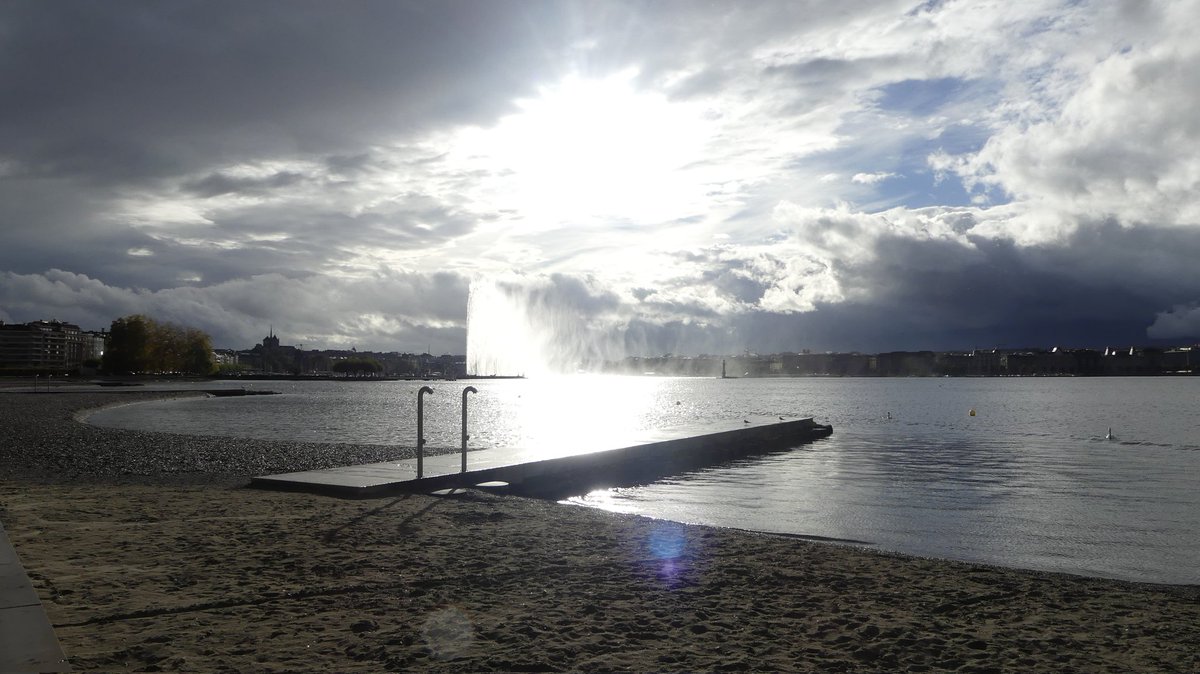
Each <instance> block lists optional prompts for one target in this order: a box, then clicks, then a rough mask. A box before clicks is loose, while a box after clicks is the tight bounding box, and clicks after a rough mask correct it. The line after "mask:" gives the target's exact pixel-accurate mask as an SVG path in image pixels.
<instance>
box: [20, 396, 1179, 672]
mask: <svg viewBox="0 0 1200 674" xmlns="http://www.w3.org/2000/svg"><path fill="white" fill-rule="evenodd" d="M130 395H133V396H137V397H139V398H141V399H149V398H152V397H163V396H164V395H165V396H171V395H173V394H162V393H153V392H136V393H127V392H121V393H107V392H100V393H63V394H60V395H55V396H38V395H23V394H11V393H0V520H2V521H3V522H4V525H5V528H6V529H7V530H8V533H9V536H10V538H11V539H12V543H13V545H14V547H15V548H16V550H17V553H18V555H20V557H21V561H22V562H23V563H24V565H25V568H26V570H27V571H28V572H29V575H30V578H31V579H32V581H33V583H34V586H35V589H36V590H37V592H38V594H39V596H40V598H41V599H42V602H43V604H44V606H45V609H46V612H47V614H48V616H49V617H50V620H51V623H52V624H53V625H54V626H55V630H56V633H57V634H58V637H59V640H60V641H61V643H62V645H63V649H64V650H65V651H66V653H67V656H68V659H69V660H70V662H71V665H72V666H73V667H74V668H75V669H76V670H79V671H95V670H101V671H103V670H112V669H123V668H132V669H142V670H154V669H160V670H181V671H210V670H216V669H230V668H232V669H239V670H256V671H293V670H309V671H311V670H316V669H331V670H338V671H380V670H401V669H420V670H427V671H462V670H468V671H509V670H523V671H577V670H586V671H592V670H596V671H613V670H635V671H695V670H706V671H712V670H721V671H762V670H774V671H780V670H783V671H878V670H891V671H914V672H915V671H945V670H958V671H979V672H983V671H1013V670H1024V671H1088V672H1097V671H1113V672H1116V671H1194V670H1196V669H1197V668H1200V655H1198V654H1197V653H1196V652H1195V650H1196V649H1195V648H1194V647H1193V646H1190V645H1189V644H1195V643H1200V602H1198V599H1200V586H1189V585H1180V586H1175V585H1167V586H1163V585H1152V584H1145V583H1134V582H1128V581H1117V580H1105V579H1096V578H1087V577H1082V576H1071V575H1065V574H1054V573H1043V572H1033V571H1021V570H1013V569H1005V568H1000V567H989V566H985V565H979V564H968V563H963V562H952V561H945V560H938V559H926V558H915V557H908V556H904V555H900V554H895V553H888V552H884V551H877V550H867V549H863V548H858V547H853V546H848V545H837V544H831V543H828V542H813V541H810V540H803V539H799V538H796V537H791V536H777V535H772V534H767V533H759V532H751V531H741V530H736V529H718V528H710V527H703V526H694V525H681V524H676V523H673V522H666V521H661V520H651V519H647V518H642V517H638V516H633V515H617V514H612V513H608V512H605V511H600V510H594V509H591V508H582V507H571V506H564V505H559V504H557V503H552V502H545V501H536V500H529V499H523V498H519V497H513V496H496V495H491V494H485V493H479V492H474V491H467V492H463V493H461V494H457V495H454V496H451V497H442V498H439V497H434V496H422V495H412V496H401V497H385V498H381V499H373V500H361V501H360V500H354V501H345V500H338V499H333V498H330V497H321V496H313V495H308V494H300V493H292V492H272V491H262V490H254V489H248V488H244V486H243V485H244V484H245V483H246V482H247V481H248V478H249V477H250V475H252V474H254V471H255V470H257V469H258V467H259V466H267V465H273V464H281V463H286V462H293V461H295V462H299V466H304V465H305V464H304V462H306V461H307V462H310V463H321V462H328V461H331V462H334V463H344V462H353V461H355V460H356V459H354V458H352V457H354V456H357V455H360V454H361V453H363V452H364V449H363V448H361V447H356V446H348V447H340V448H339V447H332V448H331V447H328V446H325V445H317V446H306V445H303V444H300V443H286V442H262V441H241V440H236V439H232V440H231V439H229V438H222V437H215V436H176V435H169V434H160V433H141V432H133V431H117V430H112V429H103V428H98V427H90V426H87V425H85V424H83V423H80V422H79V421H77V420H76V419H75V417H74V415H75V414H76V413H80V412H84V411H85V410H87V409H89V408H90V407H94V406H95V405H96V404H104V403H105V401H111V400H113V399H114V398H118V397H119V398H121V400H120V401H119V402H121V403H124V402H136V401H134V400H125V397H126V396H130ZM176 395H177V394H176ZM50 398H53V399H54V401H51V400H47V399H50ZM22 399H24V400H22ZM165 447H169V448H170V450H171V451H170V452H165V451H164V448H165ZM397 449H402V448H395V447H392V448H389V447H379V446H371V447H370V448H369V450H373V451H379V450H383V451H384V452H385V453H388V454H394V453H395V451H396V450H397ZM325 451H331V452H335V453H336V454H337V456H336V457H333V456H329V455H326V454H324V453H323V452H325ZM271 452H279V453H281V454H280V456H275V457H270V456H265V455H266V454H270V453H271ZM163 454H171V455H172V457H173V458H171V459H170V460H165V459H163V457H162V455H163ZM387 458H393V457H384V458H383V459H377V460H386V459H387ZM368 460H369V459H368ZM297 465H298V464H297V463H290V466H297ZM289 469H291V470H298V469H300V467H291V468H289Z"/></svg>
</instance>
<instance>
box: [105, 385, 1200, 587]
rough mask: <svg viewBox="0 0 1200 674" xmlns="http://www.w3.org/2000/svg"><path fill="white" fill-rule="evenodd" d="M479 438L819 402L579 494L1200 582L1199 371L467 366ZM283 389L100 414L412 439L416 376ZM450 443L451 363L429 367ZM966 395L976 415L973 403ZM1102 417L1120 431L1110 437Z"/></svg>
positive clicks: (152, 424) (621, 426)
mask: <svg viewBox="0 0 1200 674" xmlns="http://www.w3.org/2000/svg"><path fill="white" fill-rule="evenodd" d="M470 383H471V384H472V385H474V386H475V387H477V388H478V389H479V393H478V394H477V395H473V396H472V397H471V401H470V418H471V431H470V432H471V435H472V439H471V447H472V448H486V447H501V446H503V447H510V446H516V447H532V448H538V449H539V452H541V453H543V454H544V455H552V454H555V453H558V452H561V451H566V450H578V449H579V448H581V447H585V446H591V447H602V446H612V445H622V444H625V443H624V440H625V439H626V438H628V437H630V436H632V435H635V434H637V433H638V432H639V431H645V430H649V429H655V428H664V427H673V426H680V425H686V424H694V423H699V422H709V421H722V420H738V419H741V418H743V417H745V416H750V415H770V416H775V415H788V416H809V415H812V416H815V417H816V418H817V421H819V422H822V423H832V424H833V426H834V433H833V435H832V436H831V437H829V438H826V439H823V440H820V441H818V442H815V443H812V444H808V445H803V446H801V447H798V448H795V449H793V450H790V451H786V452H777V453H773V454H768V455H764V456H760V457H755V458H752V459H746V460H740V461H735V462H731V463H728V464H725V465H722V466H718V467H714V468H709V469H705V470H699V471H693V472H690V473H687V474H684V475H677V476H674V477H671V478H668V479H664V480H660V481H658V482H656V483H654V484H651V485H643V486H632V487H622V488H617V489H611V490H603V491H599V492H593V493H591V494H588V495H585V496H581V497H577V498H575V499H572V500H571V501H572V502H573V503H576V504H581V505H587V506H591V507H600V508H604V509H606V510H611V511H617V512H628V513H637V514H641V515H647V516H652V517H656V518H661V519H664V520H672V521H677V522H684V523H704V524H712V525H717V526H731V527H738V528H747V529H756V530H762V531H770V532H779V533H789V534H802V535H817V536H825V537H831V538H843V539H857V540H865V541H871V542H873V543H874V544H875V545H876V546H877V547H879V548H882V549H888V550H895V551H900V552H907V553H911V554H917V555H929V556H938V557H947V558H953V559H963V560H967V561H979V562H986V563H995V564H1001V565H1010V566H1019V567H1027V568H1036V569H1043V570H1052V571H1068V572H1074V573H1083V574H1089V575H1101V576H1111V577H1117V578H1126V579H1132V580H1152V581H1158V582H1171V583H1200V567H1198V566H1197V565H1196V563H1195V561H1194V560H1196V559H1200V542H1198V541H1200V539H1197V537H1196V536H1195V535H1194V527H1195V522H1197V521H1200V489H1198V487H1200V415H1196V414H1195V409H1194V405H1195V403H1194V401H1195V400H1197V399H1198V398H1200V396H1198V395H1197V394H1198V393H1200V378H1155V379H1139V378H1124V379H1100V378H1096V379H778V380H752V379H740V380H719V379H671V378H654V377H645V378H641V377H601V376H594V377H593V376H589V377H564V378H550V379H545V380H536V381H534V380H524V381H521V380H472V381H471V382H470ZM270 384H271V386H272V388H276V389H277V390H282V391H284V392H285V393H288V394H289V395H282V396H263V397H254V398H213V399H206V400H189V401H182V402H180V401H169V402H156V403H149V404H146V405H134V406H129V407H125V408H118V409H114V410H108V411H105V412H103V413H100V414H97V415H95V416H94V417H93V418H92V421H93V422H95V423H100V424H101V425H112V426H119V427H131V428H143V429H149V430H163V431H169V432H184V433H189V432H190V433H208V434H212V433H221V434H228V435H235V436H243V437H263V438H269V439H278V438H287V439H297V440H311V441H321V442H355V443H376V444H385V445H398V446H409V447H411V446H412V444H413V440H414V438H415V428H414V426H415V422H414V419H413V417H414V409H415V405H414V401H415V392H416V389H417V388H418V387H419V386H421V385H424V384H426V382H387V383H382V382H380V383H342V382H299V383H294V384H287V383H282V382H280V383H279V385H278V386H276V382H270ZM428 385H430V386H432V387H433V388H434V390H435V394H434V395H433V396H430V397H428V398H427V399H426V410H427V419H426V436H427V437H428V438H429V439H430V444H431V445H433V446H445V447H457V446H458V444H459V423H460V413H461V412H460V404H461V391H462V388H463V386H464V385H465V383H462V382H430V383H428ZM971 409H975V410H976V411H977V414H976V415H975V416H970V415H969V413H968V412H969V410H971ZM1109 427H1112V428H1113V429H1114V434H1115V435H1116V436H1117V437H1118V438H1119V439H1118V440H1115V441H1111V440H1106V439H1105V438H1104V435H1105V434H1106V431H1107V429H1108V428H1109Z"/></svg>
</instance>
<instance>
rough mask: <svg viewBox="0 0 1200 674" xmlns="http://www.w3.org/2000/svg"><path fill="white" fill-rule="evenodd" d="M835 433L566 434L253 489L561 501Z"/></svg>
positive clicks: (760, 427)
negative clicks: (479, 490)
mask: <svg viewBox="0 0 1200 674" xmlns="http://www.w3.org/2000/svg"><path fill="white" fill-rule="evenodd" d="M832 432H833V427H832V426H827V425H822V424H818V423H815V422H814V421H813V420H812V419H811V418H807V419H781V418H778V417H769V418H768V417H751V418H748V419H744V420H742V421H740V422H728V421H726V422H719V423H708V424H693V425H690V426H684V427H676V428H670V429H662V430H650V431H644V432H641V433H637V434H635V435H633V436H629V437H627V438H625V439H624V440H623V441H622V442H621V444H620V445H618V446H615V447H614V446H603V445H602V444H598V443H597V442H594V441H589V440H588V439H587V438H564V439H563V446H561V447H558V448H553V449H547V448H540V449H531V448H494V449H484V450H477V451H471V452H468V454H467V470H466V472H463V471H462V454H461V452H455V453H453V454H439V455H437V456H427V457H425V458H424V466H423V471H422V477H421V478H419V479H418V478H417V461H416V459H404V460H399V461H386V462H382V463H372V464H366V465H359V466H346V467H342V468H331V469H327V470H311V471H302V472H297V473H284V474H280V475H264V476H260V477H255V478H253V479H252V480H251V486H254V487H261V488H267V489H287V490H296V491H311V492H316V493H324V494H331V495H335V496H342V497H349V498H365V497H374V496H381V495H385V494H390V493H401V492H431V491H436V490H439V489H446V488H456V487H470V486H475V485H480V484H483V483H488V482H503V483H507V489H508V490H509V491H512V492H515V493H520V494H526V495H531V496H540V497H547V498H561V497H565V496H570V495H574V494H581V493H585V492H587V491H589V490H590V489H594V488H599V487H603V486H617V485H621V484H637V483H644V482H649V481H652V480H654V479H658V478H660V477H663V476H666V475H670V474H672V473H676V472H680V471H684V470H690V469H694V468H698V467H701V466H705V465H711V464H714V463H719V462H721V461H726V460H730V459H735V458H740V457H744V456H751V455H754V454H761V453H764V452H768V451H772V450H778V449H782V448H785V447H792V446H796V445H800V444H803V443H806V442H809V441H812V440H815V439H817V438H821V437H825V436H827V435H829V434H830V433H832Z"/></svg>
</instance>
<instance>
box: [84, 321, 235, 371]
mask: <svg viewBox="0 0 1200 674" xmlns="http://www.w3.org/2000/svg"><path fill="white" fill-rule="evenodd" d="M104 369H105V370H106V371H108V372H118V373H123V372H183V373H186V374H195V375H210V374H212V373H213V372H214V371H216V366H215V364H214V363H213V359H212V340H211V339H210V338H209V336H208V334H207V333H205V332H203V331H202V330H197V329H196V328H188V327H183V326H181V325H177V324H174V323H159V322H157V321H155V320H154V319H152V318H148V317H146V316H143V315H141V314H135V315H133V316H125V317H124V318H118V319H117V320H115V321H113V322H112V326H111V328H110V329H109V340H108V347H107V348H106V349H105V350H104Z"/></svg>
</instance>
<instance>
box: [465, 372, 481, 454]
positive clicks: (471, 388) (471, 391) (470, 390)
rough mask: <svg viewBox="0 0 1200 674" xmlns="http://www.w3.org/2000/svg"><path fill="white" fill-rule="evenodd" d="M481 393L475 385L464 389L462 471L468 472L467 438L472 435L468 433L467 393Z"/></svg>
mask: <svg viewBox="0 0 1200 674" xmlns="http://www.w3.org/2000/svg"><path fill="white" fill-rule="evenodd" d="M468 393H479V391H478V390H477V389H476V388H475V387H474V386H468V387H466V388H465V389H463V403H462V472H464V473H465V472H467V440H468V439H470V437H471V436H469V435H467V394H468Z"/></svg>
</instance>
